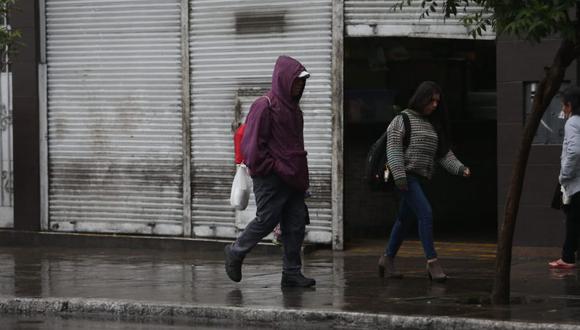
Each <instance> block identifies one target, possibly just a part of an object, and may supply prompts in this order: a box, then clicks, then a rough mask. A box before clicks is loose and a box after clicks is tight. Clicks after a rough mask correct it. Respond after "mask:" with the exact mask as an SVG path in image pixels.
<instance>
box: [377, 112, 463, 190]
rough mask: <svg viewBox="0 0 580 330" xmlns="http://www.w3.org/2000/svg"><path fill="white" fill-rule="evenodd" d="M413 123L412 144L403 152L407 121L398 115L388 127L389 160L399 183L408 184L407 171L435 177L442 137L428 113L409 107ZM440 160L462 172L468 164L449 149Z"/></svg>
mask: <svg viewBox="0 0 580 330" xmlns="http://www.w3.org/2000/svg"><path fill="white" fill-rule="evenodd" d="M404 112H405V113H406V114H407V115H408V116H409V122H410V124H411V138H410V139H409V140H410V141H409V146H408V147H407V149H406V150H405V151H404V152H403V137H404V135H405V125H404V123H403V118H402V117H401V116H396V117H395V118H394V119H393V121H391V124H390V125H389V127H388V128H387V164H388V166H389V169H390V170H391V172H392V173H393V177H394V178H395V184H396V185H397V186H398V187H403V186H406V185H407V173H408V172H412V173H415V174H418V175H420V176H423V177H425V178H428V179H431V176H432V175H433V168H434V160H435V157H436V155H435V154H436V152H437V143H438V137H437V133H436V132H435V129H434V128H433V125H431V123H430V122H429V121H428V120H427V118H426V117H424V116H422V115H420V114H419V113H417V112H415V111H413V110H410V109H406V110H404ZM437 162H438V163H439V164H440V165H441V166H442V167H443V168H444V169H445V170H447V171H448V172H449V173H451V174H455V175H462V174H463V171H464V169H465V166H464V165H463V164H462V163H461V162H460V161H459V160H458V159H457V158H456V157H455V154H453V151H451V150H449V152H448V153H447V154H446V155H445V156H444V157H442V158H439V159H437Z"/></svg>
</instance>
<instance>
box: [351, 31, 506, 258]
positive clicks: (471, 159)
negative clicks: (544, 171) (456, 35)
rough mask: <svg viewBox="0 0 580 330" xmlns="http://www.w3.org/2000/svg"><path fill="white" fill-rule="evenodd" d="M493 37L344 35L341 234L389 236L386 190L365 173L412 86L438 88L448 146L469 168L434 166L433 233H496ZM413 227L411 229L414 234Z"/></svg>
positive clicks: (392, 204) (456, 236)
mask: <svg viewBox="0 0 580 330" xmlns="http://www.w3.org/2000/svg"><path fill="white" fill-rule="evenodd" d="M495 68H496V65H495V42H493V41H480V40H477V41H476V40H449V39H419V38H346V40H345V65H344V77H345V81H344V92H345V93H344V94H345V100H344V101H345V103H344V105H345V106H344V109H345V110H344V111H345V114H344V118H345V132H344V137H345V141H344V173H345V174H344V180H345V183H344V187H345V191H344V207H345V209H344V220H345V224H344V235H345V243H346V244H347V247H348V244H349V243H350V242H353V241H357V240H359V239H370V238H372V239H379V238H383V239H385V240H386V239H387V235H388V233H389V232H390V228H391V226H392V224H393V222H394V220H395V215H396V211H397V196H396V195H395V193H392V192H375V191H371V190H370V189H369V188H368V187H367V185H366V183H365V181H364V179H363V169H364V160H365V156H366V153H367V151H368V148H369V146H370V145H371V144H372V143H373V142H374V141H375V140H376V139H377V138H378V137H379V136H380V135H381V134H382V132H384V130H385V129H386V127H387V125H388V122H389V121H390V120H391V118H392V117H393V116H394V115H395V114H396V113H397V112H398V111H400V110H402V109H405V107H406V105H407V101H408V99H409V97H410V96H411V94H412V92H413V91H414V89H415V88H416V86H417V85H418V84H419V83H420V82H421V81H424V80H433V81H436V82H437V83H438V84H440V85H441V86H442V88H443V91H444V95H445V98H446V103H447V107H448V111H449V116H450V120H451V129H452V130H451V133H452V138H453V150H454V152H455V154H456V155H457V157H458V158H459V159H460V160H461V161H462V162H463V163H464V164H465V165H467V166H469V167H470V168H471V169H472V173H473V176H472V178H470V179H467V180H466V179H463V178H461V177H456V176H452V175H449V174H447V173H446V172H445V171H444V170H443V169H441V168H437V170H436V172H435V174H434V177H433V179H432V180H431V183H430V184H429V185H428V187H427V194H428V195H429V198H430V200H431V203H432V207H433V212H434V217H435V225H434V227H435V239H436V240H455V241H466V240H470V241H495V238H496V228H497V170H496V78H495V74H496V71H495ZM413 235H415V237H416V233H415V232H413V233H410V237H413Z"/></svg>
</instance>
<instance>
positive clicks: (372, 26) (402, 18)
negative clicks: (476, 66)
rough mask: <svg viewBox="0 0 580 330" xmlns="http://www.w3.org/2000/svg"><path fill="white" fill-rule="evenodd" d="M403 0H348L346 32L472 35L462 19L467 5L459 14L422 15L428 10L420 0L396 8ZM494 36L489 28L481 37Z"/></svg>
mask: <svg viewBox="0 0 580 330" xmlns="http://www.w3.org/2000/svg"><path fill="white" fill-rule="evenodd" d="M400 2H401V1H400V0H344V11H345V14H344V21H345V24H344V26H345V30H346V36H348V37H368V36H379V37H390V36H402V37H422V38H450V39H470V38H471V36H469V35H467V32H468V30H467V28H466V27H465V26H463V24H462V23H461V22H460V21H459V18H460V17H462V15H465V13H464V11H463V7H461V8H458V13H457V17H453V16H452V17H451V18H448V19H447V20H444V19H443V15H442V14H441V13H440V8H438V9H437V10H438V12H436V13H431V14H430V15H429V16H428V17H425V18H423V19H421V20H420V19H419V17H420V15H421V13H423V12H424V11H425V9H424V8H421V2H422V1H420V0H413V1H411V4H410V5H407V3H406V1H405V5H404V6H403V9H402V10H400V9H399V8H398V7H397V9H394V6H395V5H396V4H399V3H400ZM480 9H481V7H477V6H469V7H466V12H467V13H470V12H475V11H478V10H480ZM481 38H483V39H494V38H495V34H493V33H489V32H486V33H485V34H484V35H483V37H480V39H481Z"/></svg>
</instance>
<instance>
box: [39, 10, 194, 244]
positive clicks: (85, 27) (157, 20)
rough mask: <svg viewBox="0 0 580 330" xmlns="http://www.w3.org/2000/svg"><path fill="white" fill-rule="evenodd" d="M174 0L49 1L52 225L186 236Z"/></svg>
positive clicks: (177, 14)
mask: <svg viewBox="0 0 580 330" xmlns="http://www.w3.org/2000/svg"><path fill="white" fill-rule="evenodd" d="M180 18H181V4H180V1H179V0H164V1H158V0H92V1H90V0H84V1H74V0H67V1H62V0H46V27H47V62H48V63H47V64H48V153H49V226H50V229H51V230H56V231H75V232H118V233H142V234H155V235H183V200H182V196H183V192H182V187H183V182H182V181H183V180H182V174H183V167H182V166H183V164H182V159H183V153H182V145H183V142H182V112H181V101H182V96H181V95H182V82H181V77H182V74H181V72H182V68H181V55H180V50H181V39H180V38H181V28H180Z"/></svg>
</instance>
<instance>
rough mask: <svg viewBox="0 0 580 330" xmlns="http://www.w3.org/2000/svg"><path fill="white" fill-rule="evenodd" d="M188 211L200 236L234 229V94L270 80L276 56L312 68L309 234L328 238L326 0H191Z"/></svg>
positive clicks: (307, 101) (306, 107)
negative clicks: (231, 199)
mask: <svg viewBox="0 0 580 330" xmlns="http://www.w3.org/2000/svg"><path fill="white" fill-rule="evenodd" d="M190 4H191V5H190V7H191V19H190V22H191V25H190V50H191V53H190V58H191V79H192V113H191V127H192V181H193V192H192V193H193V201H192V218H193V223H192V226H193V231H194V235H195V236H198V237H229V238H232V237H235V236H236V235H237V229H236V228H235V221H234V219H235V213H234V211H233V210H232V209H231V208H230V207H229V194H230V187H231V182H232V178H233V174H234V154H233V152H234V151H233V138H232V136H233V133H232V131H231V124H232V122H233V121H234V107H235V100H236V95H237V94H238V92H239V91H242V90H246V89H252V88H269V86H270V83H271V75H272V69H273V67H274V63H275V61H276V58H277V57H278V56H279V55H282V54H286V55H290V56H292V57H295V58H297V59H298V60H299V61H301V62H302V63H303V64H304V65H305V66H306V67H307V69H308V70H309V71H310V72H311V73H312V78H310V79H309V80H308V83H307V85H306V90H305V93H304V97H303V99H302V102H301V106H302V110H303V111H304V121H305V132H304V135H305V143H306V149H307V151H308V153H309V154H308V162H309V167H310V179H311V186H312V187H311V190H312V193H313V195H314V197H313V198H312V199H310V200H309V201H308V204H309V207H310V213H311V221H312V224H311V225H310V226H309V227H308V228H307V236H306V240H307V241H309V242H320V243H331V230H332V228H331V223H332V222H331V161H332V157H331V154H332V120H331V51H332V40H331V32H332V22H331V21H332V1H331V0H308V1H306V0H298V1H268V2H267V3H264V2H263V1H260V0H247V1H239V0H221V1H220V0H192V1H191V2H190Z"/></svg>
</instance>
